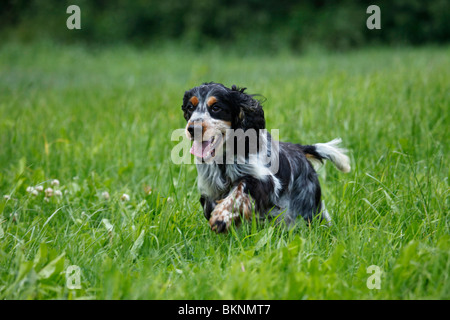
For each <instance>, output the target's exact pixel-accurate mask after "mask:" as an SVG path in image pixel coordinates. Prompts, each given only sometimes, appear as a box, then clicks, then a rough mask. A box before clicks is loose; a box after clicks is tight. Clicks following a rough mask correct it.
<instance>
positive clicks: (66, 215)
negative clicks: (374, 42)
mask: <svg viewBox="0 0 450 320" xmlns="http://www.w3.org/2000/svg"><path fill="white" fill-rule="evenodd" d="M449 56H450V48H449V47H441V48H433V47H428V48H418V49H412V48H404V49H393V48H377V49H365V50H362V51H356V52H350V53H345V54H334V55H332V54H325V53H309V54H306V55H304V56H293V55H290V54H280V55H277V56H269V55H264V54H261V55H260V56H240V55H238V54H236V53H232V52H228V53H227V52H223V51H220V50H217V49H211V50H208V51H204V52H191V51H190V52H185V51H184V50H183V48H181V47H178V48H177V47H174V48H165V49H160V50H150V49H147V50H137V49H133V48H131V47H115V48H109V49H98V48H97V49H92V48H91V49H89V48H85V47H82V46H70V47H69V46H56V45H52V44H47V43H38V44H33V45H28V46H25V45H19V44H14V43H9V44H8V43H7V44H3V45H2V46H1V47H0V163H1V167H0V195H2V196H3V195H10V196H11V199H10V200H7V199H4V198H3V197H2V198H1V199H0V226H1V227H0V238H1V239H0V299H76V298H91V299H422V298H424V299H449V298H450V281H449V274H450V259H449V258H450V257H449V253H450V237H449V214H448V212H449V186H448V176H449V162H448V159H449V150H448V147H449V138H448V137H449V110H450V97H449V90H448V89H449V88H450V60H449V59H448V57H449ZM204 81H216V82H222V83H224V84H226V85H228V86H231V85H232V84H237V85H241V86H245V87H247V88H248V91H249V92H250V93H261V94H263V95H264V96H265V97H266V98H267V101H266V102H265V114H266V117H267V125H268V128H269V129H279V130H280V139H281V140H283V141H292V142H300V143H305V144H306V143H307V144H310V143H317V142H325V141H329V140H331V139H333V138H336V137H342V139H343V141H344V144H345V147H347V148H348V149H349V150H350V151H351V152H350V156H351V159H352V171H351V172H350V173H349V174H342V173H340V172H338V171H337V170H335V169H334V168H333V167H332V166H331V165H329V164H328V165H327V166H325V168H323V169H322V170H321V171H320V177H321V183H322V187H323V196H324V200H325V202H326V205H327V208H328V210H329V211H330V212H331V215H332V217H333V221H334V224H333V226H332V227H330V228H324V227H320V226H317V225H313V226H311V227H307V226H306V225H305V224H304V223H301V224H300V226H299V227H298V228H296V229H292V230H285V229H280V228H279V227H277V226H274V225H272V224H271V223H261V224H257V223H256V222H253V223H251V224H247V225H244V226H243V227H241V228H238V229H232V231H231V232H230V233H228V234H225V235H216V234H214V233H212V232H211V231H210V229H209V226H208V224H207V222H206V220H205V219H204V217H203V214H202V211H201V207H200V204H199V201H198V199H199V194H198V191H197V189H196V169H195V166H194V165H175V164H173V163H172V162H171V160H170V152H171V149H172V148H173V146H175V145H176V143H177V142H176V141H175V142H172V141H170V135H171V133H172V131H173V130H174V129H177V128H182V127H184V124H185V122H184V119H183V117H182V112H181V108H180V107H181V99H182V96H183V94H184V91H185V90H187V89H189V88H191V87H193V86H196V85H198V84H200V83H201V82H204ZM52 179H59V180H60V182H61V185H60V186H59V187H58V188H57V189H60V190H61V191H62V193H63V196H62V197H55V196H54V197H51V198H50V201H49V202H45V201H44V195H43V193H39V195H38V196H32V195H31V194H29V193H27V191H26V188H27V187H28V186H36V185H38V184H41V185H42V186H44V188H47V187H49V186H50V181H51V180H52ZM149 187H151V188H152V192H151V193H150V194H147V192H146V191H145V190H148V188H149ZM104 191H108V192H109V193H110V195H111V198H110V199H109V200H105V199H104V198H103V197H102V192H104ZM123 193H127V194H129V195H130V198H131V199H130V201H128V202H123V201H121V200H120V197H121V195H122V194H123ZM111 225H112V226H113V227H112V229H110V226H111ZM70 265H77V266H79V267H80V268H81V289H78V290H70V289H68V288H67V286H66V276H65V273H64V270H66V268H67V267H68V266H70ZM371 265H376V266H379V267H380V269H381V270H382V275H381V288H380V289H379V290H377V289H373V290H370V289H368V287H367V285H366V282H367V279H368V277H369V276H370V275H371V274H368V273H367V267H369V266H371Z"/></svg>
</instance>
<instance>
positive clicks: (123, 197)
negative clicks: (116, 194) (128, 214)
mask: <svg viewBox="0 0 450 320" xmlns="http://www.w3.org/2000/svg"><path fill="white" fill-rule="evenodd" d="M120 200H122V201H130V196H129V195H127V194H126V193H124V194H123V195H122V196H121V197H120Z"/></svg>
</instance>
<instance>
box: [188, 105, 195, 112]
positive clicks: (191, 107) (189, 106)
mask: <svg viewBox="0 0 450 320" xmlns="http://www.w3.org/2000/svg"><path fill="white" fill-rule="evenodd" d="M194 109H195V107H194V106H193V105H192V104H190V105H188V106H187V110H188V111H193V110H194Z"/></svg>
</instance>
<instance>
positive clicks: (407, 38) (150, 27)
mask: <svg viewBox="0 0 450 320" xmlns="http://www.w3.org/2000/svg"><path fill="white" fill-rule="evenodd" d="M71 4H75V5H78V6H79V7H80V9H81V27H82V29H81V30H68V29H67V28H66V20H67V18H68V17H69V14H67V13H66V9H67V7H68V6H69V5H71ZM371 4H376V5H378V6H379V7H380V9H381V21H382V22H381V27H382V28H381V30H368V29H367V28H366V20H367V18H368V17H369V14H367V13H366V9H367V7H368V6H369V5H371ZM0 10H1V11H0V36H1V37H2V38H3V39H11V38H13V39H17V40H20V41H29V40H32V39H35V38H50V39H52V40H56V41H61V42H86V43H97V44H101V45H103V44H116V43H123V42H127V43H133V44H136V45H157V44H161V43H164V42H180V43H181V44H182V45H185V46H189V47H194V48H202V47H204V46H207V45H210V44H214V45H215V44H220V45H223V46H230V45H233V46H234V47H240V48H244V49H249V50H253V51H259V50H280V49H288V50H292V51H302V50H304V49H306V48H308V47H309V46H320V47H325V48H328V49H333V50H344V49H348V48H354V47H360V46H364V45H371V44H375V45H377V44H387V45H393V44H400V45H402V44H406V45H421V44H425V43H427V44H428V43H444V42H448V40H449V39H450V17H449V15H450V1H448V0H428V1H426V0H422V1H421V0H394V1H389V0H384V1H375V0H363V1H349V0H307V1H292V0H264V1H262V0H261V1H259V0H228V1H219V0H182V1H180V0H162V1H161V0H136V1H127V0H70V1H61V0H45V1H42V0H41V1H39V0H28V1H27V0H2V1H1V5H0Z"/></svg>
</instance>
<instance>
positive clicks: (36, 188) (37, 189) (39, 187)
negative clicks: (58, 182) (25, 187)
mask: <svg viewBox="0 0 450 320" xmlns="http://www.w3.org/2000/svg"><path fill="white" fill-rule="evenodd" d="M34 190H36V191H39V192H42V191H43V190H44V187H43V186H36V187H34Z"/></svg>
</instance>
